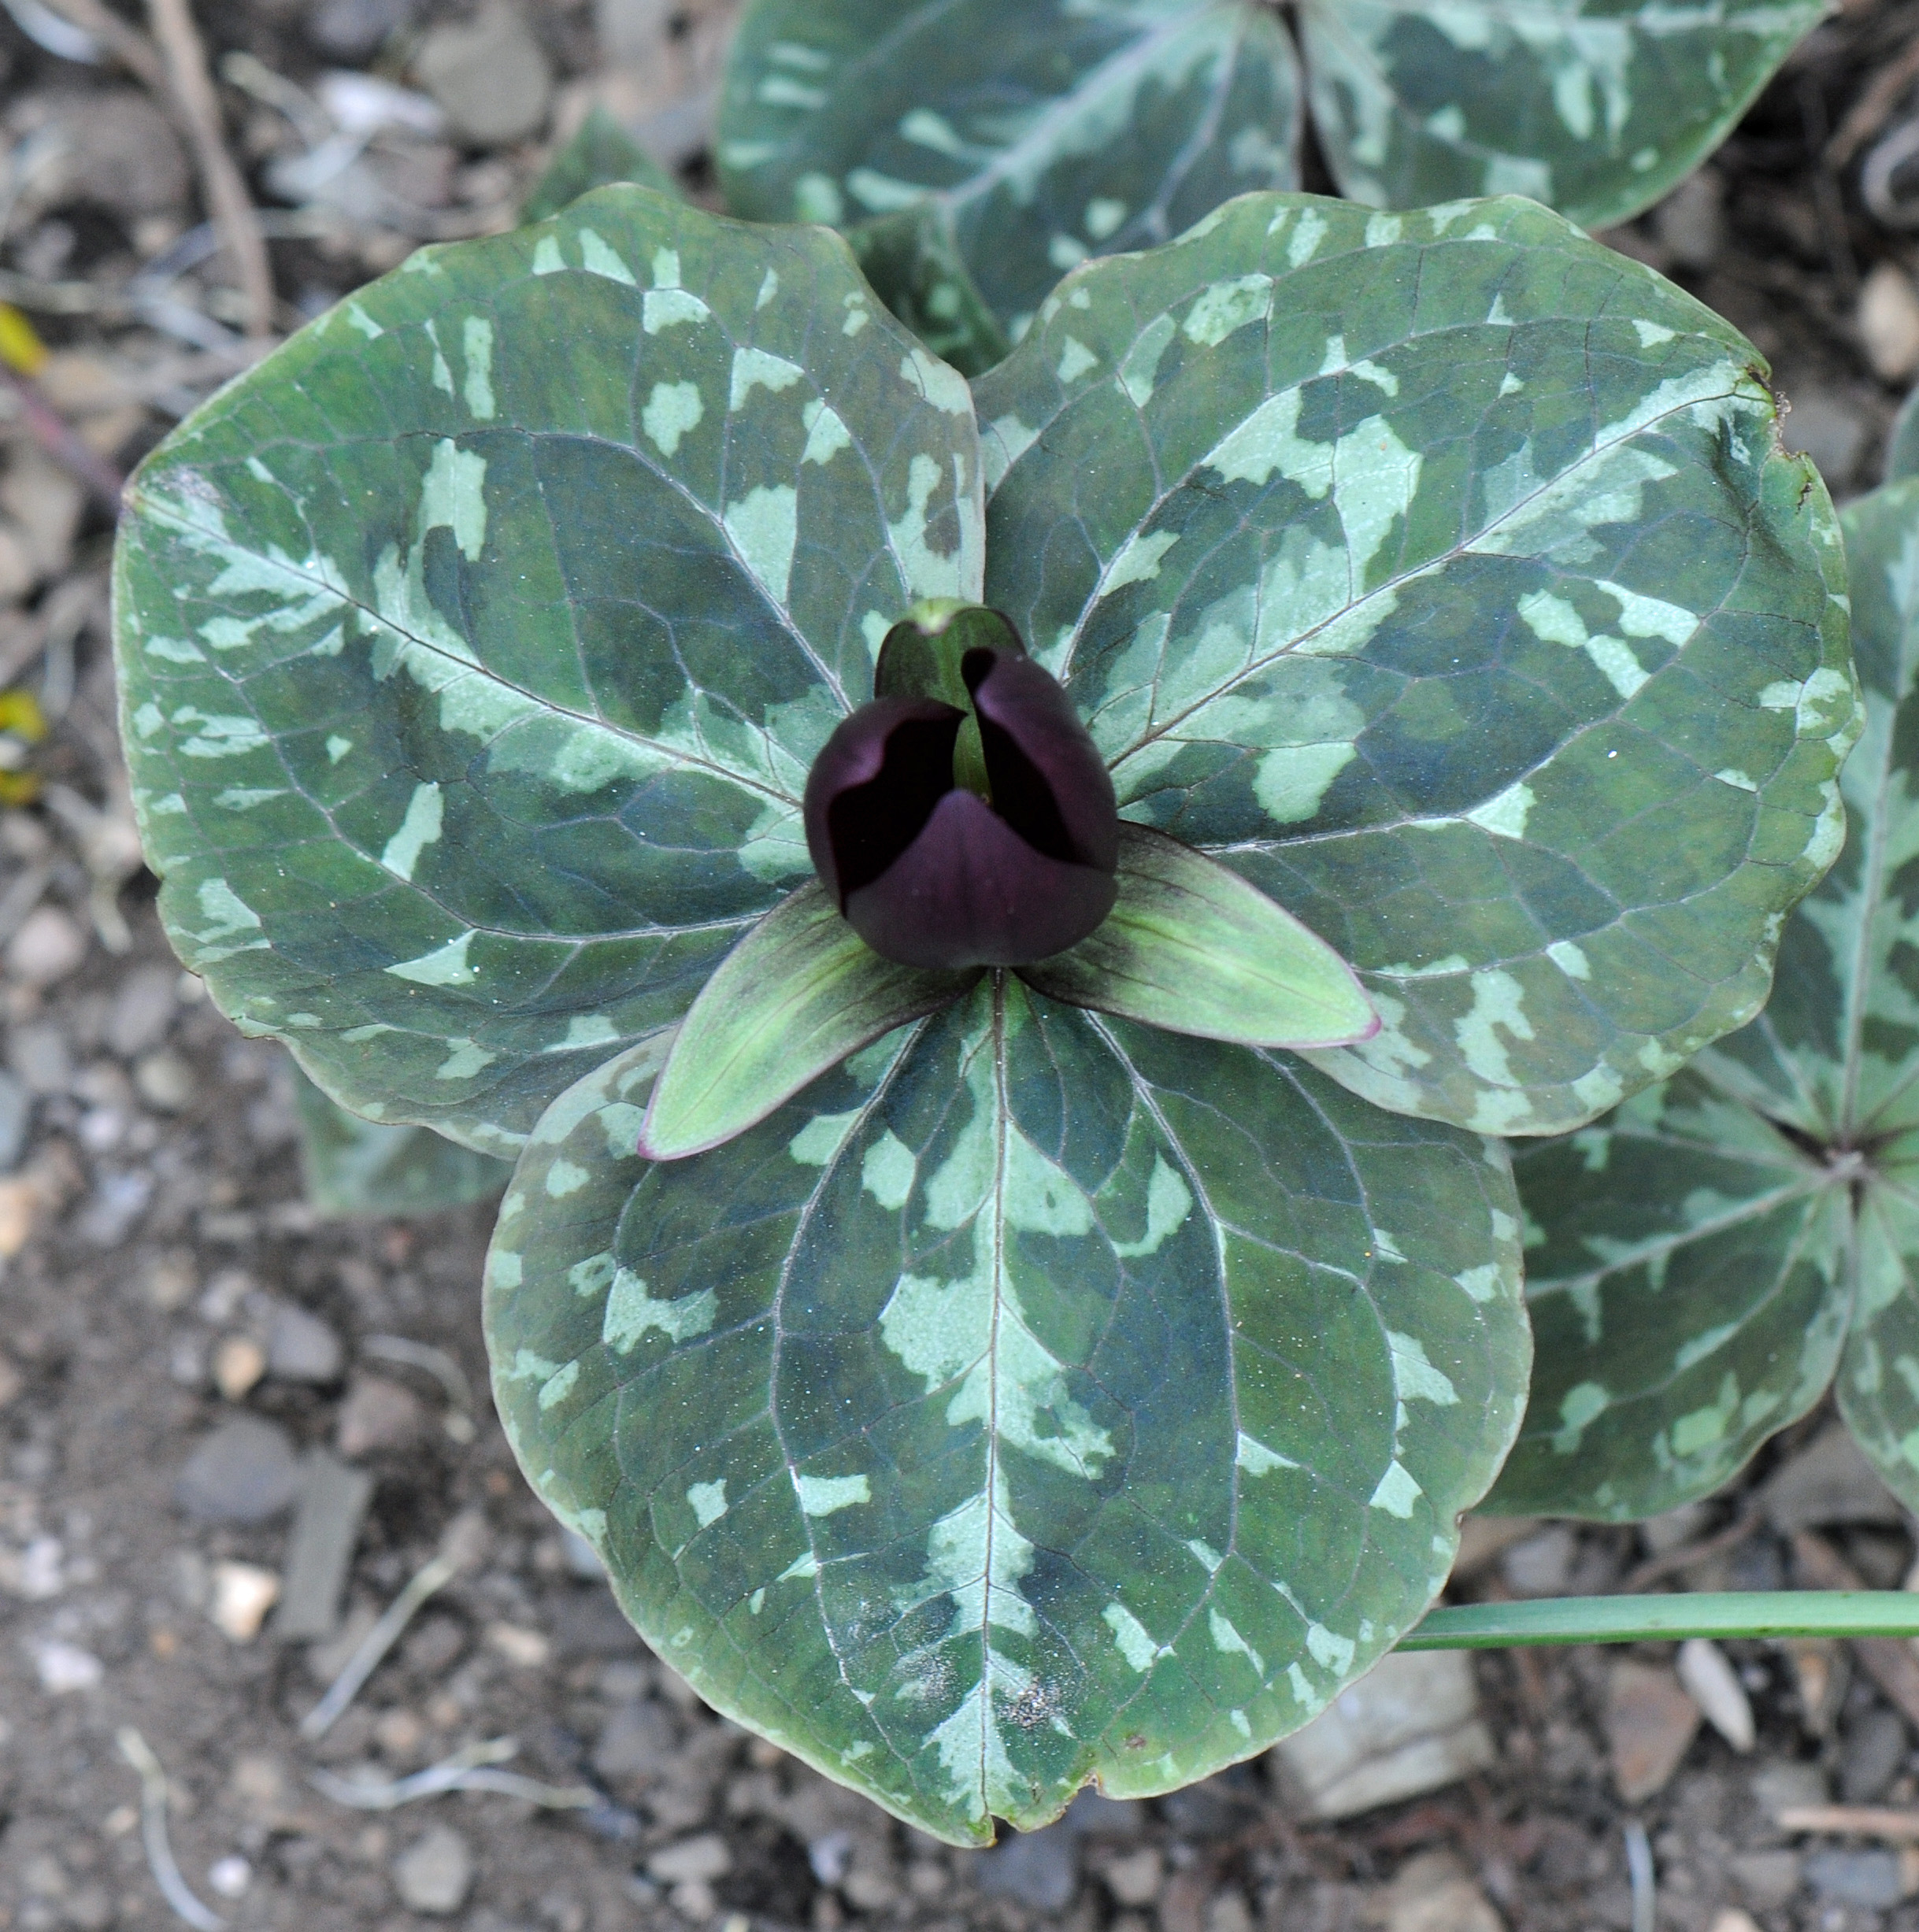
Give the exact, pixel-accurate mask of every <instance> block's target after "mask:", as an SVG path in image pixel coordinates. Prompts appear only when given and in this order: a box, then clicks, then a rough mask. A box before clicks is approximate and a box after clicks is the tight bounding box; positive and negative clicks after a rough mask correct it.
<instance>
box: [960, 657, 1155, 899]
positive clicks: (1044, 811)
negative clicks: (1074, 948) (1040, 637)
mask: <svg viewBox="0 0 1919 1932" xmlns="http://www.w3.org/2000/svg"><path fill="white" fill-rule="evenodd" d="M961 669H962V672H963V674H964V675H965V679H966V683H967V687H968V688H969V690H971V691H972V703H973V710H974V712H976V715H977V716H978V717H979V720H980V739H981V742H982V743H983V745H984V748H985V751H986V768H987V775H988V777H989V778H990V779H991V782H992V786H993V809H995V811H996V812H998V814H999V815H1000V816H1001V817H1002V818H1003V819H1004V820H1006V823H1007V824H1009V825H1010V826H1011V827H1013V829H1014V831H1017V832H1018V833H1019V834H1020V835H1021V837H1022V838H1024V839H1025V841H1026V842H1027V843H1028V845H1030V846H1032V847H1033V848H1034V849H1035V851H1038V852H1041V853H1045V854H1046V855H1047V857H1050V858H1055V859H1060V860H1063V861H1066V862H1068V863H1069V864H1079V865H1087V866H1091V867H1092V868H1095V870H1096V871H1098V872H1111V871H1112V870H1113V868H1114V867H1115V866H1116V865H1117V864H1118V863H1119V856H1120V822H1119V811H1118V805H1117V801H1116V799H1115V798H1114V796H1113V780H1112V779H1111V777H1110V775H1108V773H1107V771H1106V761H1105V760H1103V759H1102V757H1100V755H1099V752H1098V748H1097V747H1096V746H1095V745H1094V743H1093V741H1092V739H1091V737H1090V736H1089V735H1087V729H1086V727H1085V726H1084V724H1081V723H1080V718H1079V714H1078V712H1076V711H1075V710H1074V709H1073V708H1072V699H1071V698H1069V697H1068V696H1067V695H1066V694H1065V691H1064V690H1062V689H1061V687H1060V685H1059V683H1058V681H1057V680H1056V679H1054V678H1052V677H1050V676H1049V675H1047V672H1044V671H1043V670H1042V669H1041V668H1040V667H1039V665H1038V664H1035V663H1034V662H1033V661H1032V659H1031V658H1030V657H1014V656H1013V655H1012V654H1011V653H1010V652H989V651H986V650H971V651H969V652H968V653H966V656H965V661H964V663H963V664H962V666H961Z"/></svg>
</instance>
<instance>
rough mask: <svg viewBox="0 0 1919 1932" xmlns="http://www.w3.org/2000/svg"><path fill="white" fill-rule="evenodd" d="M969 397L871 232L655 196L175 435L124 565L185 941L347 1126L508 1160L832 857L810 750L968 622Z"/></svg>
mask: <svg viewBox="0 0 1919 1932" xmlns="http://www.w3.org/2000/svg"><path fill="white" fill-rule="evenodd" d="M979 492H980V463H979V456H978V445H977V431H976V428H975V427H974V421H973V416H972V407H971V404H970V402H969V398H968V394H967V391H966V387H965V383H964V382H963V381H962V380H961V378H960V377H959V376H958V375H957V374H956V373H955V372H953V371H952V370H950V369H949V368H947V367H946V366H945V365H943V364H941V363H939V362H936V361H934V360H933V359H932V357H930V356H929V355H928V354H927V353H926V352H925V350H924V349H923V348H921V346H920V345H919V344H918V343H917V342H916V341H914V339H913V338H912V337H911V336H909V335H908V334H907V333H906V331H904V330H903V329H902V328H900V326H899V325H898V324H897V323H896V322H895V321H894V320H893V319H892V317H891V316H889V315H888V314H887V313H886V312H885V311H884V309H881V308H880V306H879V305H878V303H877V302H876V301H875V299H874V298H873V297H872V294H871V292H870V291H869V290H868V288H867V287H866V284H865V282H864V280H863V279H861V276H860V274H859V272H858V268H856V267H855V265H854V262H853V260H852V257H851V256H850V254H849V253H848V251H847V247H846V245H845V243H844V242H843V241H841V240H840V239H839V238H838V237H837V236H835V235H832V234H830V233H828V232H827V231H824V230H822V229H817V228H788V229H775V228H751V227H748V226H746V225H744V224H739V223H735V222H730V221H725V220H721V219H719V218H717V217H714V216H712V215H709V214H706V213H703V212H702V211H700V210H698V209H693V208H689V207H687V206H685V205H683V204H680V203H679V202H672V201H669V200H668V199H667V198H665V197H664V196H661V195H659V194H654V193H653V192H651V191H648V190H646V189H643V188H638V187H608V188H602V189H600V190H598V191H596V192H595V193H594V194H591V195H589V196H587V197H585V198H583V199H581V200H580V201H576V202H573V203H572V205H570V206H569V208H568V209H566V210H565V213H562V214H561V215H558V216H557V217H554V219H553V220H550V221H546V222H542V223H539V224H536V225H535V226H533V227H532V228H522V229H519V230H517V231H515V232H513V234H510V235H501V236H498V237H496V238H494V239H490V240H486V241H479V242H460V243H456V244H454V245H452V246H447V247H443V248H436V249H426V250H421V251H420V253H419V254H417V255H415V256H414V257H413V258H412V260H411V261H409V263H408V264H407V265H406V267H404V268H402V269H400V270H399V271H398V272H395V273H394V274H393V275H391V276H387V277H386V278H385V279H383V280H382V281H380V282H378V283H374V284H373V285H372V286H371V287H368V288H364V289H361V291H358V292H357V294H355V295H354V296H353V297H352V298H350V299H349V300H348V301H346V302H343V303H342V304H341V305H340V306H339V308H337V309H334V310H332V312H331V313H329V314H328V315H327V316H324V317H322V318H321V319H320V320H319V321H317V322H315V323H313V324H311V325H310V326H309V327H308V328H306V329H303V330H302V331H301V332H300V333H299V334H298V335H297V336H295V338H294V339H292V340H291V342H288V343H287V344H286V345H285V346H283V348H282V349H280V350H278V351H277V352H276V353H275V354H274V355H273V356H272V357H270V358H269V359H268V360H267V361H265V362H263V363H262V364H261V365H259V366H258V367H257V368H255V369H254V370H253V371H252V372H250V373H249V374H248V375H246V376H243V377H242V378H241V379H239V381H238V382H236V383H233V384H232V385H231V386H230V387H228V388H227V389H225V390H223V391H222V392H221V393H220V395H219V397H217V398H216V399H215V400H214V401H213V402H212V403H210V404H209V405H208V406H207V407H206V408H205V409H202V410H200V411H199V412H198V413H196V414H195V415H194V416H193V417H191V419H190V420H188V421H187V423H185V424H183V425H182V426H181V427H180V429H179V430H177V431H176V432H175V433H174V434H173V435H172V436H171V437H169V439H167V441H166V442H165V443H164V444H163V445H162V446H161V448H160V449H159V450H157V452H156V453H154V455H153V456H151V457H149V458H148V460H147V461H146V464H144V465H143V468H142V469H141V471H140V473H139V476H138V478H137V479H136V480H135V483H134V485H133V487H132V490H131V492H130V494H129V497H128V513H127V516H126V517H125V519H124V521H123V523H122V525H121V530H120V546H119V551H118V557H117V642H118V651H119V664H120V679H121V691H122V697H123V701H124V717H125V724H126V731H125V737H126V742H127V748H128V757H129V761H130V763H131V765H132V775H133V783H134V786H135V805H136V809H137V810H138V812H139V817H140V824H141V829H142V832H143V837H144V838H145V840H146V849H147V853H148V856H149V857H150V861H151V862H152V864H153V866H154V870H155V871H156V872H158V873H159V874H160V875H161V879H162V881H163V884H162V887H161V916H162V917H163V918H164V920H165V922H166V924H167V927H168V931H169V935H170V936H171V937H172V940H173V942H174V944H175V946H176V947H177V948H178V949H179V950H180V953H181V954H182V956H183V957H184V959H185V960H186V961H187V964H188V965H189V966H191V968H192V969H193V970H194V972H198V973H200V974H202V975H203V976H204V977H205V978H206V982H207V984H208V986H209V988H210V989H211V990H212V991H213V996H214V997H215V999H216V1000H217V1001H218V1003H219V1004H220V1007H221V1009H222V1010H223V1011H224V1012H227V1013H228V1014H229V1015H231V1016H232V1017H233V1018H234V1019H235V1020H237V1021H238V1022H239V1023H240V1025H241V1026H242V1027H245V1028H246V1029H248V1030H250V1031H255V1032H272V1033H278V1034H282V1035H283V1036H284V1037H285V1038H287V1040H288V1042H289V1043H290V1044H291V1046H292V1047H293V1049H294V1051H295V1054H296V1056H297V1057H298V1059H299V1060H300V1062H301V1064H302V1066H303V1067H305V1068H306V1070H307V1071H308V1072H309V1073H310V1074H311V1075H313V1077H314V1078H315V1079H317V1081H318V1082H319V1083H320V1085H321V1086H323V1087H324V1088H325V1089H326V1090H327V1091H328V1093H329V1094H332V1096H333V1097H334V1098H335V1099H337V1100H339V1101H342V1102H343V1103H344V1104H346V1105H349V1106H350V1107H351V1108H353V1109H354V1111H355V1112H359V1113H361V1114H365V1115H368V1116H372V1117H373V1118H375V1119H378V1120H385V1121H387V1122H389V1123H398V1122H408V1121H410V1122H425V1123H429V1124H432V1125H434V1126H436V1127H439V1128H440V1129H442V1130H443V1131H445V1132H446V1133H448V1134H451V1135H452V1136H454V1138H458V1139H460V1140H461V1141H463V1142H465V1143H466V1144H468V1145H469V1146H474V1147H476V1148H478V1149H480V1150H481V1151H483V1152H487V1151H492V1152H506V1153H510V1152H512V1151H513V1149H515V1148H516V1147H517V1145H518V1144H519V1142H520V1141H521V1139H522V1138H523V1137H524V1134H525V1131H526V1130H527V1129H528V1127H531V1126H532V1123H533V1122H534V1121H535V1120H536V1119H538V1118H539V1114H540V1112H541V1111H542V1110H543V1108H544V1107H545V1106H546V1103H547V1102H548V1101H550V1100H551V1099H552V1098H553V1097H554V1095H555V1094H558V1093H560V1092H561V1091H562V1090H564V1089H565V1087H566V1086H569V1085H570V1084H571V1083H572V1082H573V1081H574V1080H575V1079H578V1078H579V1077H580V1075H581V1074H582V1073H583V1072H585V1071H587V1070H588V1069H590V1068H592V1067H594V1066H597V1065H598V1064H600V1063H601V1062H602V1060H606V1058H607V1057H609V1055H611V1054H613V1053H617V1052H618V1051H619V1050H620V1049H621V1047H622V1046H623V1045H624V1043H626V1042H629V1041H632V1040H634V1039H636V1038H640V1037H641V1036H643V1035H645V1034H649V1033H652V1032H654V1031H658V1030H659V1029H662V1028H665V1027H669V1026H670V1025H671V1024H672V1023H673V1022H675V1021H676V1020H678V1019H680V1016H681V1015H682V1014H683V1013H684V1012H685V1011H686V1009H687V1006H688V1005H691V1001H692V1000H693V997H694V995H695V994H696V993H697V992H698V990H699V988H700V987H701V986H702V984H703V983H705V980H706V976H707V975H708V974H709V972H711V971H712V969H713V967H714V966H716V965H717V964H718V963H719V961H720V960H721V958H723V957H724V955H725V954H726V953H727V951H728V949H729V948H730V947H731V946H732V944H733V942H735V940H736V939H737V938H739V935H741V934H742V933H743V932H745V931H746V930H747V928H748V927H750V926H751V925H752V924H753V923H754V922H755V921H756V920H758V919H759V918H760V917H761V916H762V915H763V914H765V912H768V911H769V910H770V909H772V907H773V906H774V905H776V904H777V903H778V902H779V901H780V899H782V898H784V897H785V896H786V894H787V892H789V891H790V890H792V889H793V888H794V887H795V886H798V885H799V884H801V883H803V882H804V881H805V880H806V878H807V877H808V876H809V874H810V871H811V867H810V865H809V861H808V860H807V857H806V845H805V842H804V835H803V831H802V826H801V823H800V801H801V796H802V790H803V789H804V786H805V783H806V773H807V770H808V768H809V766H810V764H811V763H812V761H813V757H814V756H815V754H816V753H817V751H818V749H819V748H820V746H821V745H822V744H823V743H824V742H825V740H826V738H828V735H830V734H831V732H832V730H833V727H835V724H837V723H838V722H839V720H840V719H841V718H842V717H843V716H845V714H846V712H847V711H848V710H849V709H851V708H852V707H853V706H854V705H858V704H859V703H861V702H863V701H865V699H866V698H867V696H868V694H869V692H870V690H871V687H872V666H873V655H874V653H875V651H876V650H877V648H878V645H879V642H880V638H882V637H883V636H884V633H885V630H886V627H887V625H889V624H891V622H892V621H893V620H894V619H895V617H897V616H898V614H899V613H900V612H901V611H902V610H904V609H906V607H907V606H908V605H910V604H912V603H913V601H915V600H916V599H917V598H923V597H933V596H950V597H961V598H976V597H977V595H978V594H979V587H980V572H981V556H980V542H981V538H980V495H979Z"/></svg>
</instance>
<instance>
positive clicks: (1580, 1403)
mask: <svg viewBox="0 0 1919 1932" xmlns="http://www.w3.org/2000/svg"><path fill="white" fill-rule="evenodd" d="M1611 1401H1612V1397H1611V1396H1610V1395H1609V1394H1608V1393H1606V1389H1605V1387H1604V1386H1603V1385H1602V1384H1601V1383H1599V1382H1576V1383H1574V1384H1573V1386H1572V1387H1571V1388H1569V1390H1566V1392H1565V1394H1564V1395H1563V1396H1562V1397H1560V1398H1559V1427H1558V1428H1557V1429H1556V1430H1554V1432H1553V1453H1554V1454H1555V1455H1558V1456H1575V1455H1577V1454H1578V1453H1579V1445H1580V1443H1581V1442H1583V1441H1584V1439H1585V1434H1586V1431H1587V1429H1588V1428H1590V1427H1591V1425H1592V1424H1593V1423H1595V1422H1597V1421H1598V1420H1599V1418H1600V1417H1601V1416H1603V1415H1604V1414H1605V1413H1606V1408H1607V1407H1608V1405H1610V1403H1611Z"/></svg>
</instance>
